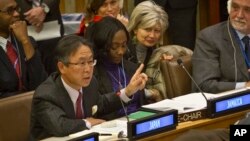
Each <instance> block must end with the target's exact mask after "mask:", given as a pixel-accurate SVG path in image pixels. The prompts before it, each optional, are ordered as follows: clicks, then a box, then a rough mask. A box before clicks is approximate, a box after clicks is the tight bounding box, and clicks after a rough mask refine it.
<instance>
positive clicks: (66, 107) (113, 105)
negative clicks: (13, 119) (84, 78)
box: [31, 72, 121, 139]
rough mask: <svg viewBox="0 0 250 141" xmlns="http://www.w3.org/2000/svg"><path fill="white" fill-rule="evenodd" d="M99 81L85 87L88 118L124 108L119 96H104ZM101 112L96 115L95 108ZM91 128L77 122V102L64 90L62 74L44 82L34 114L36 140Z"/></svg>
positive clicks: (57, 74)
mask: <svg viewBox="0 0 250 141" xmlns="http://www.w3.org/2000/svg"><path fill="white" fill-rule="evenodd" d="M97 88H98V84H97V81H96V79H95V78H93V79H92V81H91V83H90V85H89V86H88V87H86V88H83V107H84V115H85V117H93V116H94V117H99V116H100V115H102V114H106V113H108V112H111V111H114V110H116V109H119V108H121V106H120V100H119V98H118V97H117V96H116V95H115V94H107V95H100V94H99V92H98V89H97ZM94 105H97V106H98V111H97V113H96V114H95V115H92V107H93V106H94ZM85 129H87V127H86V125H85V122H84V121H83V120H82V119H75V112H74V107H73V103H72V101H71V99H70V96H69V94H68V93H67V91H66V89H65V88H64V86H63V84H62V81H61V75H60V74H59V73H57V72H55V73H53V74H51V76H50V77H49V78H48V79H47V80H46V81H45V82H44V83H42V84H41V85H40V86H39V87H38V88H37V89H36V91H35V94H34V97H33V102H32V112H31V134H32V136H33V137H34V138H36V139H43V138H47V137H50V136H66V135H69V134H71V133H75V132H78V131H81V130H85Z"/></svg>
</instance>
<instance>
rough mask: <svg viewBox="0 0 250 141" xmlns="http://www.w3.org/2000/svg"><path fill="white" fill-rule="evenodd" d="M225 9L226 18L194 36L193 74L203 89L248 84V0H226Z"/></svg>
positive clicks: (220, 89)
mask: <svg viewBox="0 0 250 141" xmlns="http://www.w3.org/2000/svg"><path fill="white" fill-rule="evenodd" d="M228 13H229V20H228V21H225V22H221V23H219V24H216V25H213V26H210V27H208V28H205V29H204V30H202V31H201V32H200V33H199V35H198V37H197V39H196V45H195V50H194V54H193V56H192V70H193V77H194V79H195V81H196V82H197V84H198V85H199V87H200V88H201V90H202V91H204V92H208V93H219V92H224V91H228V90H233V89H239V88H244V87H249V86H250V81H249V79H250V77H249V75H250V48H249V46H250V45H249V38H250V0H228ZM193 86H194V85H193ZM193 90H194V91H197V88H196V87H193Z"/></svg>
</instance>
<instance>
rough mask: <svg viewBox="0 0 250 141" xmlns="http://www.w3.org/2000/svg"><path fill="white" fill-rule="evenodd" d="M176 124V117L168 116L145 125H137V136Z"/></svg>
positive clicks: (144, 123)
mask: <svg viewBox="0 0 250 141" xmlns="http://www.w3.org/2000/svg"><path fill="white" fill-rule="evenodd" d="M173 124H174V116H173V115H168V116H164V117H161V118H157V119H153V120H150V121H146V122H143V123H139V124H136V135H140V134H141V133H145V132H149V131H152V130H156V129H159V128H162V127H166V126H169V125H173Z"/></svg>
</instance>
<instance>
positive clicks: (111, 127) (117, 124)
mask: <svg viewBox="0 0 250 141" xmlns="http://www.w3.org/2000/svg"><path fill="white" fill-rule="evenodd" d="M90 131H92V132H98V133H111V134H113V135H116V136H117V137H118V136H123V137H124V136H127V120H126V119H125V118H124V119H117V120H112V121H107V122H104V123H101V124H99V125H96V126H93V127H92V128H91V129H90Z"/></svg>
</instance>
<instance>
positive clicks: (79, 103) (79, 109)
mask: <svg viewBox="0 0 250 141" xmlns="http://www.w3.org/2000/svg"><path fill="white" fill-rule="evenodd" d="M76 118H77V119H82V118H83V110H82V93H81V92H79V95H78V98H77V100H76Z"/></svg>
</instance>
